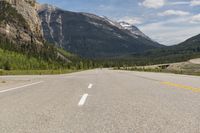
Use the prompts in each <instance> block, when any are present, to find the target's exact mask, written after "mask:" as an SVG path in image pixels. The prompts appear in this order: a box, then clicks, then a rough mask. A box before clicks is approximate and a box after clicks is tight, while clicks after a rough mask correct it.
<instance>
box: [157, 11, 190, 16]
mask: <svg viewBox="0 0 200 133" xmlns="http://www.w3.org/2000/svg"><path fill="white" fill-rule="evenodd" d="M189 14H190V13H189V12H185V11H181V10H167V11H164V12H162V13H158V15H159V16H187V15H189Z"/></svg>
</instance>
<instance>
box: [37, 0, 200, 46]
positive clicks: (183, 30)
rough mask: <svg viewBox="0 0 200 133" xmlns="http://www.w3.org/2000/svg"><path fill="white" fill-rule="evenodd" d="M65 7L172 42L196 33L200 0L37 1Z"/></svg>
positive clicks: (156, 38)
mask: <svg viewBox="0 0 200 133" xmlns="http://www.w3.org/2000/svg"><path fill="white" fill-rule="evenodd" d="M38 2H39V3H48V4H52V5H55V6H57V7H60V8H62V9H65V10H70V11H76V12H89V13H94V14H97V15H100V16H106V17H108V18H110V19H113V20H116V21H127V22H129V23H131V24H134V25H136V26H137V27H139V28H140V29H141V30H142V31H143V32H144V33H145V34H147V35H148V36H149V37H151V38H152V39H154V40H155V41H158V42H159V43H162V44H165V45H173V44H177V43H180V42H182V41H184V40H186V39H187V38H189V37H192V36H194V35H197V34H200V0H38Z"/></svg>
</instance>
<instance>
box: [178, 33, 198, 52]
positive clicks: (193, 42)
mask: <svg viewBox="0 0 200 133" xmlns="http://www.w3.org/2000/svg"><path fill="white" fill-rule="evenodd" d="M174 47H178V48H181V47H182V48H197V49H200V34H199V35H196V36H194V37H191V38H189V39H187V40H186V41H184V42H182V43H180V44H178V45H175V46H174Z"/></svg>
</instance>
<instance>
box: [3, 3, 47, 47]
mask: <svg viewBox="0 0 200 133" xmlns="http://www.w3.org/2000/svg"><path fill="white" fill-rule="evenodd" d="M36 8H37V4H36V2H35V0H1V1H0V10H1V14H0V34H1V35H2V36H4V37H6V38H9V39H10V40H12V41H13V42H17V43H19V42H20V43H36V44H42V42H43V37H42V34H43V32H42V31H41V22H40V18H39V16H38V14H37V11H36Z"/></svg>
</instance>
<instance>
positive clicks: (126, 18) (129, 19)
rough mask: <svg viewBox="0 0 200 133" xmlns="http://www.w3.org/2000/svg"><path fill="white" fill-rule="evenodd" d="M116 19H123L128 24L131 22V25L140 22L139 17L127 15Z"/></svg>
mask: <svg viewBox="0 0 200 133" xmlns="http://www.w3.org/2000/svg"><path fill="white" fill-rule="evenodd" d="M118 21H125V22H127V23H129V24H132V25H137V24H142V20H141V18H138V17H128V16H126V17H123V18H121V19H119V20H118Z"/></svg>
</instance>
